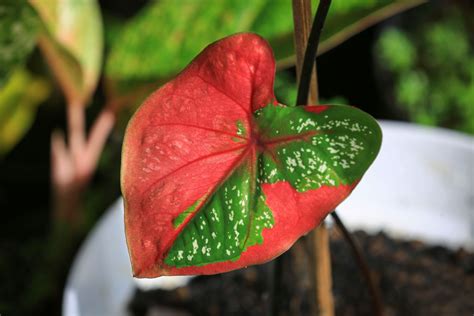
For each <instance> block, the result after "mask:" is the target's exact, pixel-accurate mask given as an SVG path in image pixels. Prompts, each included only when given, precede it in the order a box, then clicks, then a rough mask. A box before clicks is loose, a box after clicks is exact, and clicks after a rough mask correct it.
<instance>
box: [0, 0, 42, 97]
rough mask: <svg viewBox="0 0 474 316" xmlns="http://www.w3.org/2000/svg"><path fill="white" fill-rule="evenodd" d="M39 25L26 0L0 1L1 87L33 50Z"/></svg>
mask: <svg viewBox="0 0 474 316" xmlns="http://www.w3.org/2000/svg"><path fill="white" fill-rule="evenodd" d="M38 25H39V24H38V20H37V16H36V15H35V13H34V11H33V10H32V8H31V7H30V6H29V5H28V3H26V2H25V1H18V0H2V1H1V2H0V88H1V87H2V85H3V84H4V83H5V82H6V80H7V79H8V76H9V75H10V73H11V71H12V70H13V69H15V68H16V67H19V66H21V65H22V64H23V63H24V62H25V60H26V58H27V57H28V56H29V54H30V53H31V51H32V50H33V47H34V45H35V43H36V36H37V31H38Z"/></svg>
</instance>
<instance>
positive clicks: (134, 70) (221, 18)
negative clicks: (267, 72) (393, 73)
mask: <svg viewBox="0 0 474 316" xmlns="http://www.w3.org/2000/svg"><path fill="white" fill-rule="evenodd" d="M421 2H423V1H422V0H403V1H394V0H382V1H380V0H378V1H375V0H357V1H356V0H351V1H347V0H335V1H333V5H332V8H331V10H330V12H329V16H328V18H327V21H326V26H325V28H324V31H323V34H322V40H323V41H322V43H321V45H320V48H321V50H320V52H322V51H326V50H328V49H330V48H332V47H334V46H335V45H338V44H339V43H341V42H342V41H344V40H345V39H347V38H348V37H350V36H352V35H354V34H356V33H357V32H360V31H361V30H363V29H365V28H367V27H368V26H370V25H373V24H374V23H377V22H378V21H380V20H382V19H383V18H386V17H389V16H391V15H394V14H396V13H398V12H400V11H402V10H404V9H407V8H409V7H412V6H414V5H416V4H419V3H421ZM313 7H314V8H316V3H315V4H314V5H313ZM244 31H252V32H256V33H258V34H260V35H262V36H263V37H265V38H266V39H267V40H269V42H270V44H271V45H272V47H273V49H274V52H275V57H276V59H277V61H279V62H280V64H281V65H282V66H284V65H291V64H292V63H293V62H294V60H293V54H294V49H293V17H292V9H291V1H288V0H274V1H271V0H256V1H250V2H246V1H240V0H220V1H211V0H202V1H191V0H181V1H177V0H174V1H173V0H161V1H152V2H150V4H149V5H148V6H146V7H145V8H144V9H143V10H142V11H141V12H140V13H139V14H138V15H136V16H135V17H134V18H132V19H131V20H130V21H129V22H127V24H126V25H125V27H124V28H123V32H122V34H120V35H119V36H118V37H117V38H116V39H115V42H114V43H113V44H112V47H111V52H110V54H109V56H108V57H107V60H106V68H105V73H106V77H107V78H108V84H109V89H110V90H109V92H110V93H109V94H111V95H112V96H113V97H115V98H119V97H120V96H123V95H127V94H130V93H133V94H136V95H137V96H140V97H143V96H144V95H146V94H148V93H149V92H150V91H151V90H153V89H156V87H157V86H158V85H159V84H160V83H162V82H164V81H166V80H167V79H169V78H170V77H172V76H174V75H175V74H176V73H177V72H178V71H180V70H181V69H182V68H183V67H184V66H185V65H186V64H188V63H189V62H190V61H191V59H192V58H194V56H196V54H197V53H199V51H201V50H202V49H203V48H204V47H205V46H206V45H208V44H209V43H212V42H214V41H216V40H217V39H219V38H221V37H224V36H226V35H229V34H232V33H235V32H244ZM150 82H152V83H154V84H151V85H149V86H148V89H146V85H145V84H146V83H148V84H149V83H150ZM137 87H139V88H141V89H142V93H136V91H137V90H136V88H137Z"/></svg>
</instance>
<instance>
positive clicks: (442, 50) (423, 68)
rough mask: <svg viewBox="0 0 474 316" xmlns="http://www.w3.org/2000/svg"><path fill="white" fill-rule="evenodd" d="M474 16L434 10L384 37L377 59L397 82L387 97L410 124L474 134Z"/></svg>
mask: <svg viewBox="0 0 474 316" xmlns="http://www.w3.org/2000/svg"><path fill="white" fill-rule="evenodd" d="M473 13H474V11H473V10H472V8H471V9H469V8H466V7H461V6H457V5H456V4H452V5H449V6H444V5H441V4H440V5H438V6H437V5H431V6H428V7H427V9H426V10H423V11H422V10H420V11H414V12H413V13H412V15H410V16H408V17H407V19H406V20H403V19H402V20H401V21H400V23H399V25H398V26H392V27H390V28H387V29H385V30H384V31H383V32H382V33H381V34H380V37H379V39H378V40H377V43H376V45H375V50H374V56H375V58H376V59H377V64H378V65H379V66H380V68H381V70H383V71H384V72H385V75H384V76H386V77H388V78H389V82H393V84H388V85H387V86H386V89H387V90H388V91H385V92H384V94H386V95H393V96H394V100H393V101H394V105H395V106H398V107H399V108H400V109H403V110H405V112H406V114H407V117H408V119H410V120H412V121H414V122H417V123H420V124H428V125H438V126H444V127H450V128H456V129H458V130H461V131H464V132H467V133H471V134H474V106H473V100H474V45H473V43H474V37H473V33H472V31H471V30H470V29H469V27H468V25H469V21H468V20H469V19H470V18H471V17H472V14H473ZM392 89H393V91H392Z"/></svg>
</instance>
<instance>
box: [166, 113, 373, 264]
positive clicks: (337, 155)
mask: <svg viewBox="0 0 474 316" xmlns="http://www.w3.org/2000/svg"><path fill="white" fill-rule="evenodd" d="M312 108H314V107H312ZM348 112H350V115H348ZM254 119H255V120H254V121H255V124H256V126H257V127H258V130H259V131H260V134H259V136H258V137H259V139H258V142H259V143H260V147H258V150H257V157H256V159H252V158H251V155H250V154H248V155H247V156H246V157H244V158H243V160H242V162H241V163H240V164H239V165H238V166H237V167H236V169H235V170H234V171H233V172H232V173H231V175H230V176H229V178H228V179H226V180H225V181H224V182H223V183H222V184H221V185H219V186H218V188H217V189H216V191H215V193H214V194H212V195H211V196H210V197H207V199H208V201H207V202H206V203H205V204H204V205H203V206H202V207H200V208H197V205H199V204H200V201H201V200H202V199H203V198H201V199H199V200H198V201H196V203H195V204H193V205H192V206H191V207H190V208H188V209H187V210H186V211H184V212H183V213H182V214H181V215H180V216H178V217H177V219H176V220H175V222H174V223H175V227H176V226H177V225H176V221H178V222H179V223H182V222H183V221H184V219H185V218H187V217H188V216H190V214H191V213H192V212H197V214H196V215H195V216H194V218H192V219H191V221H190V222H189V223H188V224H187V226H186V227H185V228H184V229H183V231H182V232H181V233H180V235H179V236H178V237H177V239H176V240H175V242H174V244H173V246H172V247H171V249H170V251H169V253H168V255H167V256H166V258H165V263H166V264H167V265H169V266H175V267H188V266H202V265H206V264H210V263H216V262H223V261H229V260H230V261H235V260H238V259H239V258H240V256H241V254H242V252H244V251H245V250H246V249H247V248H248V247H250V246H252V245H256V244H261V243H262V242H263V236H262V232H263V229H268V228H271V227H273V225H274V219H273V214H272V211H271V210H270V208H269V207H268V205H267V204H266V198H265V195H264V194H263V191H262V185H263V184H266V183H268V184H274V183H277V182H281V181H287V182H289V183H290V185H291V186H292V187H293V188H295V189H296V190H297V191H298V192H305V191H308V190H315V189H318V188H320V187H322V186H333V187H335V186H339V185H348V184H353V183H355V182H356V181H358V180H359V179H360V178H361V176H362V174H363V173H364V172H365V170H367V168H368V167H369V166H370V164H371V163H372V161H373V160H374V158H375V156H376V154H377V152H378V150H379V146H380V140H381V131H380V128H379V126H378V125H377V123H376V122H375V120H374V119H373V118H372V117H370V116H368V115H367V114H365V113H364V112H362V111H360V110H358V109H356V108H353V107H348V106H331V107H329V108H327V109H325V110H324V111H322V112H321V113H314V112H311V110H310V109H308V108H305V107H286V106H274V105H268V106H266V107H264V108H263V109H260V110H258V111H256V112H255V114H254ZM237 124H238V123H237ZM249 146H253V145H251V143H249ZM250 151H251V150H249V152H250Z"/></svg>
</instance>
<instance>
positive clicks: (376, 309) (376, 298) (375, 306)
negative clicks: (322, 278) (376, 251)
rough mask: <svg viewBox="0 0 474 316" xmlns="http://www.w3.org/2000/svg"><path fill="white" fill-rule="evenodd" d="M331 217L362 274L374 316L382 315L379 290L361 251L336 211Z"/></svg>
mask: <svg viewBox="0 0 474 316" xmlns="http://www.w3.org/2000/svg"><path fill="white" fill-rule="evenodd" d="M331 216H332V218H333V219H334V222H335V223H336V225H337V227H338V228H339V230H340V231H341V233H342V235H343V236H344V239H345V240H346V242H347V243H348V244H349V247H350V248H351V250H352V254H353V255H354V258H355V259H356V262H357V265H358V266H359V269H360V271H361V272H362V275H363V277H364V278H365V281H366V282H367V286H368V288H369V293H370V296H371V298H372V310H373V313H374V315H377V316H382V315H383V314H384V312H383V303H382V295H381V294H380V290H379V288H378V287H377V286H376V285H375V281H374V278H373V277H372V274H371V273H370V268H369V265H368V264H367V261H366V260H365V258H364V255H363V253H362V249H361V248H360V246H359V244H358V243H357V241H356V240H355V238H353V237H352V235H351V233H350V232H349V231H348V230H347V228H346V226H345V225H344V224H343V222H342V220H341V219H340V217H339V216H338V215H337V213H336V211H334V212H332V213H331Z"/></svg>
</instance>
